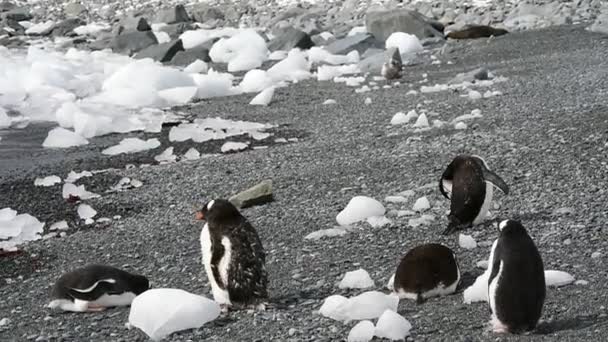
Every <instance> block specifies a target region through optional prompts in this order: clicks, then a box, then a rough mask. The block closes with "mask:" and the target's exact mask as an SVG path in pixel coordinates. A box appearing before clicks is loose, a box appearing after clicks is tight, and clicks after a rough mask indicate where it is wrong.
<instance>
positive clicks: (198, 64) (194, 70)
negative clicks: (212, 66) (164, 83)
mask: <svg viewBox="0 0 608 342" xmlns="http://www.w3.org/2000/svg"><path fill="white" fill-rule="evenodd" d="M208 70H209V66H208V65H207V63H205V62H203V61H201V60H200V59H197V60H195V61H194V62H192V63H190V64H188V66H187V67H185V68H184V72H187V73H189V74H199V73H201V74H205V73H207V71H208Z"/></svg>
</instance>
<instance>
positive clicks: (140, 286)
mask: <svg viewBox="0 0 608 342" xmlns="http://www.w3.org/2000/svg"><path fill="white" fill-rule="evenodd" d="M131 286H132V290H133V292H134V293H135V294H136V295H140V294H141V293H143V292H146V291H148V289H150V282H149V281H148V278H146V277H144V276H142V275H138V274H134V275H133V276H132V277H131Z"/></svg>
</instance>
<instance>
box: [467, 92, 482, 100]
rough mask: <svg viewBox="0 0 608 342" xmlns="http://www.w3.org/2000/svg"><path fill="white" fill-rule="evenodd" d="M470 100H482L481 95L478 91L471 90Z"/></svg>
mask: <svg viewBox="0 0 608 342" xmlns="http://www.w3.org/2000/svg"><path fill="white" fill-rule="evenodd" d="M468 96H469V99H471V100H479V99H481V98H482V96H481V93H480V92H478V91H477V90H469V95H468Z"/></svg>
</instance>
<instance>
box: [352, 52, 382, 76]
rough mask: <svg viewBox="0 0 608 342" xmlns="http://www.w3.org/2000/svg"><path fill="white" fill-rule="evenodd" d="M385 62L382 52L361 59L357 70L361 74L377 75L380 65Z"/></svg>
mask: <svg viewBox="0 0 608 342" xmlns="http://www.w3.org/2000/svg"><path fill="white" fill-rule="evenodd" d="M385 60H386V56H385V54H384V52H383V51H380V52H379V53H376V54H373V55H371V56H369V57H367V58H364V59H362V60H361V61H360V62H359V65H358V66H359V70H361V72H362V73H367V72H370V73H372V74H375V75H379V74H380V72H381V68H382V65H383V64H384V62H385Z"/></svg>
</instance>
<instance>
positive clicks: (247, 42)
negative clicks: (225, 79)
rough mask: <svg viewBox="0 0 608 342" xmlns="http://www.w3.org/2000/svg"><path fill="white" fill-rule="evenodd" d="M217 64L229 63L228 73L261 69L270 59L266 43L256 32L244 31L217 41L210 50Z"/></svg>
mask: <svg viewBox="0 0 608 342" xmlns="http://www.w3.org/2000/svg"><path fill="white" fill-rule="evenodd" d="M209 57H211V60H212V61H213V62H216V63H228V71H229V72H236V71H247V70H251V69H255V68H259V67H260V66H261V65H262V63H263V62H264V61H265V60H267V59H268V48H267V47H266V41H264V38H262V37H261V36H260V35H259V34H258V33H257V32H256V31H255V30H253V29H247V30H243V31H241V32H239V33H237V34H236V35H234V36H232V37H230V38H228V39H226V38H222V39H220V40H219V41H217V42H216V43H215V44H213V46H212V47H211V50H209Z"/></svg>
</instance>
